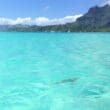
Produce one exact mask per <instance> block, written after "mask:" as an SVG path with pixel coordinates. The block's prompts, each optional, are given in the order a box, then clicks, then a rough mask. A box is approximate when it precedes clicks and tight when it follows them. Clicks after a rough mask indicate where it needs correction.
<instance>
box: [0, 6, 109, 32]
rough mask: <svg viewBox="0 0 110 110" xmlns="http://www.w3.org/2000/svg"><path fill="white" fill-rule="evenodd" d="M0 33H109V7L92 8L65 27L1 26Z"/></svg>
mask: <svg viewBox="0 0 110 110" xmlns="http://www.w3.org/2000/svg"><path fill="white" fill-rule="evenodd" d="M0 31H31V32H50V31H52V32H53V31H55V32H68V31H70V32H74V31H75V32H79V31H82V32H85V31H86V32H92V31H101V32H102V31H105V32H106V31H109V32H110V5H105V6H103V7H99V6H94V7H92V8H90V9H89V11H88V12H87V13H86V14H84V15H83V16H82V17H80V18H78V19H77V20H76V22H73V23H67V24H65V25H51V26H36V25H33V26H30V25H20V24H19V25H5V26H4V25H1V26H0Z"/></svg>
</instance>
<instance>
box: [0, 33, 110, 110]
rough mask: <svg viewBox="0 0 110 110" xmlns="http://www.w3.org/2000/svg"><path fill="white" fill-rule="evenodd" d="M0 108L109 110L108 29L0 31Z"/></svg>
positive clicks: (109, 42) (3, 109)
mask: <svg viewBox="0 0 110 110" xmlns="http://www.w3.org/2000/svg"><path fill="white" fill-rule="evenodd" d="M0 110H110V33H25V32H23V33H22V32H21V33H20V32H19V33H18V32H0Z"/></svg>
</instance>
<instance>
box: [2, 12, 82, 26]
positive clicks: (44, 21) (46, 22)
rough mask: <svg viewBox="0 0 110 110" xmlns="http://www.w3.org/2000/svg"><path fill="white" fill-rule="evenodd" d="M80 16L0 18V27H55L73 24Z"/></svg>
mask: <svg viewBox="0 0 110 110" xmlns="http://www.w3.org/2000/svg"><path fill="white" fill-rule="evenodd" d="M81 16H82V15H81V14H80V15H75V16H66V17H64V18H54V19H49V18H46V17H37V18H35V19H32V18H30V17H28V18H20V17H19V18H17V19H9V18H0V25H16V24H24V25H25V24H27V25H40V26H45V25H56V24H65V23H70V22H75V21H76V19H77V18H79V17H81Z"/></svg>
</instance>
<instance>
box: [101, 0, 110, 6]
mask: <svg viewBox="0 0 110 110" xmlns="http://www.w3.org/2000/svg"><path fill="white" fill-rule="evenodd" d="M107 4H108V5H110V0H105V1H104V2H103V3H102V6H104V5H107Z"/></svg>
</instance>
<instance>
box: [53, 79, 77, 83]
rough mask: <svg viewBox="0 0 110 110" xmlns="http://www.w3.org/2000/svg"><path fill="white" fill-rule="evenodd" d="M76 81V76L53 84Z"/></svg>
mask: <svg viewBox="0 0 110 110" xmlns="http://www.w3.org/2000/svg"><path fill="white" fill-rule="evenodd" d="M76 81H77V78H69V79H64V80H61V81H58V82H56V83H55V84H64V83H74V82H76Z"/></svg>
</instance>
